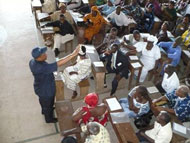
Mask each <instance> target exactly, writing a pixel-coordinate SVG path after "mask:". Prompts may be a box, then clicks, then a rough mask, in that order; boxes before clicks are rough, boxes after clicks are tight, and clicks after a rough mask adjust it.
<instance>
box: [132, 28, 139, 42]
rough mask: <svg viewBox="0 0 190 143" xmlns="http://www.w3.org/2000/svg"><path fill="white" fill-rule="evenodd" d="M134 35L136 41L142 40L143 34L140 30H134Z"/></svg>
mask: <svg viewBox="0 0 190 143" xmlns="http://www.w3.org/2000/svg"><path fill="white" fill-rule="evenodd" d="M133 37H134V39H135V40H136V41H140V39H141V35H140V32H139V30H134V31H133Z"/></svg>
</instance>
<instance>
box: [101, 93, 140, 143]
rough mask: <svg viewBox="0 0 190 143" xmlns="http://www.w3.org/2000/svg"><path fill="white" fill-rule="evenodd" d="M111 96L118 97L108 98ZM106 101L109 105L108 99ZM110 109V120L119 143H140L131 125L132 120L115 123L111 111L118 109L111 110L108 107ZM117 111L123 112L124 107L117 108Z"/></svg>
mask: <svg viewBox="0 0 190 143" xmlns="http://www.w3.org/2000/svg"><path fill="white" fill-rule="evenodd" d="M111 98H116V97H114V96H113V97H108V98H107V99H111ZM116 99H117V98H116ZM105 103H106V104H107V105H108V103H107V102H106V99H105ZM108 107H109V105H108ZM108 111H109V118H110V122H111V124H112V127H113V129H114V131H115V133H116V135H117V138H118V140H119V143H138V142H139V140H138V138H137V136H136V134H135V131H134V129H133V127H132V126H131V124H130V122H125V123H117V124H114V123H113V121H112V118H111V116H110V113H113V112H116V111H111V110H110V108H108ZM117 112H123V109H121V110H117Z"/></svg>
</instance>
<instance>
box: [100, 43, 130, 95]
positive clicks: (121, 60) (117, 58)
mask: <svg viewBox="0 0 190 143" xmlns="http://www.w3.org/2000/svg"><path fill="white" fill-rule="evenodd" d="M119 47H120V45H119V44H118V43H113V44H112V45H111V50H108V51H106V52H104V56H102V60H104V59H106V60H107V64H106V69H107V72H108V74H109V73H115V77H114V79H113V81H112V90H111V93H110V95H111V96H112V95H113V94H114V93H115V92H116V90H117V86H118V83H119V81H120V80H121V79H122V78H123V77H125V78H126V79H127V78H128V73H129V68H128V66H129V61H128V58H127V56H125V55H124V54H123V53H122V52H121V51H120V50H119ZM105 78H106V76H105ZM105 85H106V79H105Z"/></svg>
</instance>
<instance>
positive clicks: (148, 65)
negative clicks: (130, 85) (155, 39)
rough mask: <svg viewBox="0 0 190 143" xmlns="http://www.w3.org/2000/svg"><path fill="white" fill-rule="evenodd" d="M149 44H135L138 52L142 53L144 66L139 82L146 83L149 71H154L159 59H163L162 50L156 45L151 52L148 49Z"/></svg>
mask: <svg viewBox="0 0 190 143" xmlns="http://www.w3.org/2000/svg"><path fill="white" fill-rule="evenodd" d="M146 46H147V42H138V43H137V44H135V47H136V50H137V52H142V55H141V57H140V61H141V62H142V64H143V65H144V66H143V68H142V72H141V76H140V80H139V82H144V80H145V78H146V76H147V74H148V71H150V70H152V69H153V68H154V66H155V63H156V61H157V60H158V59H160V58H161V53H160V49H159V47H158V46H157V45H154V46H153V48H152V49H151V50H147V49H146Z"/></svg>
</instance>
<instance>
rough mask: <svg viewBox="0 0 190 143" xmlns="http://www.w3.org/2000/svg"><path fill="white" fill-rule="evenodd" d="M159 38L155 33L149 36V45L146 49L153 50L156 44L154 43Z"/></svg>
mask: <svg viewBox="0 0 190 143" xmlns="http://www.w3.org/2000/svg"><path fill="white" fill-rule="evenodd" d="M157 40H158V39H157V38H156V37H155V36H153V35H150V36H149V37H148V38H147V46H146V49H147V50H152V48H153V46H154V43H156V42H157Z"/></svg>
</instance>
